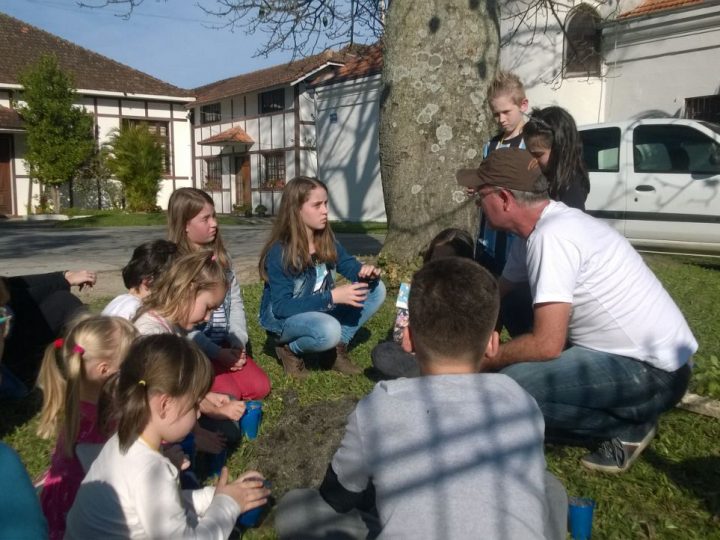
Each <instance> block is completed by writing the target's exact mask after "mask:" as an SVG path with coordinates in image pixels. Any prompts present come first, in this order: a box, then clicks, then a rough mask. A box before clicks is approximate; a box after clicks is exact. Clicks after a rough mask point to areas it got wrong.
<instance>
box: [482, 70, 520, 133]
mask: <svg viewBox="0 0 720 540" xmlns="http://www.w3.org/2000/svg"><path fill="white" fill-rule="evenodd" d="M487 96H488V101H489V102H490V109H491V110H492V113H493V117H494V118H495V121H496V122H497V123H498V125H499V126H500V129H502V131H503V137H505V138H509V137H515V136H516V135H520V133H521V132H522V126H523V123H524V113H525V112H526V111H527V109H528V100H527V97H526V96H525V88H524V87H523V84H522V82H520V78H519V77H518V76H517V75H515V74H514V73H510V72H508V71H500V72H498V74H497V75H496V77H495V79H494V80H493V82H492V83H490V87H489V88H488V93H487Z"/></svg>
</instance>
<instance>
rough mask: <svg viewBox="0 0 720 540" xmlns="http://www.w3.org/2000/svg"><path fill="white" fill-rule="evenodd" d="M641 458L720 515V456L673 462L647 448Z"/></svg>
mask: <svg viewBox="0 0 720 540" xmlns="http://www.w3.org/2000/svg"><path fill="white" fill-rule="evenodd" d="M643 458H644V459H645V461H647V462H648V463H649V464H650V465H652V466H653V467H654V468H655V469H657V470H658V471H660V472H662V473H664V474H665V475H666V476H667V477H668V478H670V479H671V480H672V481H673V482H674V483H675V485H677V486H678V487H679V488H681V489H683V490H685V491H687V492H689V493H691V494H692V496H694V497H695V498H696V499H697V500H698V501H700V502H701V503H702V504H703V505H704V506H705V508H706V509H707V511H708V512H709V513H710V514H712V515H714V516H720V456H703V457H695V458H689V459H685V460H683V461H677V462H675V461H670V460H668V459H667V458H665V457H663V456H661V455H660V454H658V453H657V452H655V451H654V450H653V449H652V448H648V449H647V450H646V451H645V452H644V453H643Z"/></svg>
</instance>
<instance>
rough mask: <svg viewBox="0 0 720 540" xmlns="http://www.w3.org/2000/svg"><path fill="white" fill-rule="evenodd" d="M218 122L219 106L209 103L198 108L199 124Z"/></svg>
mask: <svg viewBox="0 0 720 540" xmlns="http://www.w3.org/2000/svg"><path fill="white" fill-rule="evenodd" d="M219 121H220V104H219V103H211V104H210V105H203V106H202V107H200V123H201V124H209V123H211V122H219Z"/></svg>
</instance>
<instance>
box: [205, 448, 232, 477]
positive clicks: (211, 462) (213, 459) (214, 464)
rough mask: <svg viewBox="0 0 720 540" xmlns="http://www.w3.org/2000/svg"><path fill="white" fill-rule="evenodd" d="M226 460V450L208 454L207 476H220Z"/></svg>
mask: <svg viewBox="0 0 720 540" xmlns="http://www.w3.org/2000/svg"><path fill="white" fill-rule="evenodd" d="M226 461H227V450H223V451H222V452H220V453H219V454H210V455H209V456H208V476H220V473H221V472H222V468H223V467H224V466H225V462H226Z"/></svg>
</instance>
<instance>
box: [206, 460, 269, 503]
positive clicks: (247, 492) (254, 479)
mask: <svg viewBox="0 0 720 540" xmlns="http://www.w3.org/2000/svg"><path fill="white" fill-rule="evenodd" d="M264 480H265V478H264V477H263V475H262V474H260V473H259V472H257V471H248V472H246V473H244V474H243V475H241V476H240V477H239V478H238V479H237V480H235V481H234V482H232V483H228V470H227V467H223V468H222V472H221V473H220V479H219V480H218V483H217V486H216V487H215V494H217V495H220V494H222V495H229V496H230V497H232V498H233V499H234V500H235V502H236V503H238V506H240V513H244V512H247V511H248V510H252V509H253V508H257V507H259V506H263V505H264V504H266V503H267V498H268V497H269V496H270V490H269V489H267V488H266V487H264V486H265V483H264Z"/></svg>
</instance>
